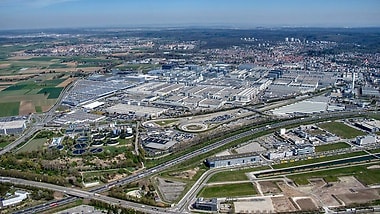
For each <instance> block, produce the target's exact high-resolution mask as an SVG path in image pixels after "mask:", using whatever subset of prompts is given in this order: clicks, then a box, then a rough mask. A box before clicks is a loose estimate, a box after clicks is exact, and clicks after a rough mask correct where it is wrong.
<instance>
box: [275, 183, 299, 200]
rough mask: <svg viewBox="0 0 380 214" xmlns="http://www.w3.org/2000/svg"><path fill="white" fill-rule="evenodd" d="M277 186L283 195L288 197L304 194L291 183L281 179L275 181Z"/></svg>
mask: <svg viewBox="0 0 380 214" xmlns="http://www.w3.org/2000/svg"><path fill="white" fill-rule="evenodd" d="M277 185H278V187H279V188H280V190H281V191H282V192H283V194H284V195H286V196H289V197H301V196H305V193H303V192H301V191H299V190H297V189H296V187H295V186H293V185H292V184H287V183H285V182H283V181H280V182H277Z"/></svg>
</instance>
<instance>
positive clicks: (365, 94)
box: [0, 28, 380, 213]
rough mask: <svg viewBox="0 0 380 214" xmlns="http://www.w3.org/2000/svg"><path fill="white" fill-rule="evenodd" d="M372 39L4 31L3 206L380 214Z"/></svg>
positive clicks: (356, 32) (365, 32)
mask: <svg viewBox="0 0 380 214" xmlns="http://www.w3.org/2000/svg"><path fill="white" fill-rule="evenodd" d="M379 38H380V29H379V28H273V29H271V28H257V29H216V28H215V29H202V28H195V29H192V28H189V29H187V28H184V29H183V28H170V29H164V28H162V29H161V28H157V29H152V28H146V29H143V28H141V29H127V30H126V29H122V28H112V29H109V28H104V29H103V28H96V29H67V30H59V29H56V30H54V29H52V30H49V29H45V30H30V31H26V30H25V31H0V45H1V49H0V166H1V167H0V175H1V176H2V177H1V180H0V182H1V183H0V212H1V213H80V212H91V213H102V210H103V211H104V210H108V212H111V213H192V212H196V213H201V212H205V213H287V212H297V213H315V212H319V213H356V212H362V213H370V212H374V213H375V212H379V211H380V191H379V190H380V186H379V185H380V171H379V170H380V136H379V134H380V115H379V109H380V41H379Z"/></svg>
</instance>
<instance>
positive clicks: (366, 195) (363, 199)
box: [336, 189, 380, 205]
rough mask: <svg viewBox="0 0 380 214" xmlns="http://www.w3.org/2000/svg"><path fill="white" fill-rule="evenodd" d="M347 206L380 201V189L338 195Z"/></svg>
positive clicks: (353, 191)
mask: <svg viewBox="0 0 380 214" xmlns="http://www.w3.org/2000/svg"><path fill="white" fill-rule="evenodd" d="M336 197H337V198H339V199H340V200H342V201H343V202H344V204H345V205H350V204H358V203H367V202H369V201H372V200H377V199H380V195H379V191H378V189H362V190H352V191H351V192H350V193H345V194H339V195H336Z"/></svg>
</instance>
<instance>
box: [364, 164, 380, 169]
mask: <svg viewBox="0 0 380 214" xmlns="http://www.w3.org/2000/svg"><path fill="white" fill-rule="evenodd" d="M367 169H380V165H372V166H369V167H367Z"/></svg>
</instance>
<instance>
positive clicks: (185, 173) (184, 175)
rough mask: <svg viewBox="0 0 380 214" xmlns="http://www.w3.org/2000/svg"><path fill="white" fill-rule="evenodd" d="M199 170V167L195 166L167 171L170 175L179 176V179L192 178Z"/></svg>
mask: <svg viewBox="0 0 380 214" xmlns="http://www.w3.org/2000/svg"><path fill="white" fill-rule="evenodd" d="M198 171H199V167H195V168H194V169H189V170H186V171H182V172H172V173H169V175H170V176H172V177H176V178H180V179H189V180H191V179H193V177H194V175H195V174H197V172H198Z"/></svg>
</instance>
